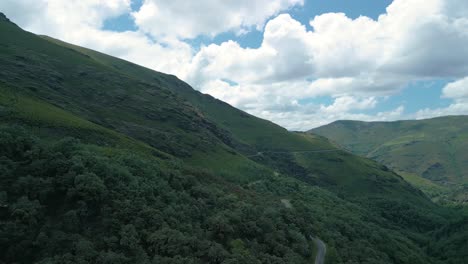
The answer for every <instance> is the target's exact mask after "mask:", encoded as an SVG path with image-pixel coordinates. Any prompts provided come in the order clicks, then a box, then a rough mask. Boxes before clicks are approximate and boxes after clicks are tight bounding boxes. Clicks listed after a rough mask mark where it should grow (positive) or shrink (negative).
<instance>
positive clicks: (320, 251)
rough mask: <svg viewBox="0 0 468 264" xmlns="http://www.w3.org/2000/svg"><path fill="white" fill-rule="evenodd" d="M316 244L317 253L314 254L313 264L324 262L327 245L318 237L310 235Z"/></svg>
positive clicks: (322, 263)
mask: <svg viewBox="0 0 468 264" xmlns="http://www.w3.org/2000/svg"><path fill="white" fill-rule="evenodd" d="M312 239H313V241H314V242H315V245H316V246H317V255H315V264H324V263H325V255H326V254H327V245H325V243H324V242H323V241H322V240H320V238H318V237H312Z"/></svg>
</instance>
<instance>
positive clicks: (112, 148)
mask: <svg viewBox="0 0 468 264" xmlns="http://www.w3.org/2000/svg"><path fill="white" fill-rule="evenodd" d="M0 17H1V16H0ZM0 33H1V35H2V38H0V123H1V127H0V135H1V138H0V139H1V140H0V183H1V184H0V221H1V223H2V225H0V262H6V263H11V262H16V263H18V262H19V263H34V262H38V263H64V262H83V263H87V262H92V263H101V262H103V263H151V262H153V263H186V262H188V263H310V261H311V260H312V259H313V257H314V256H313V254H312V252H313V251H314V250H313V247H314V243H313V240H312V237H315V236H317V237H320V239H321V240H323V241H324V242H325V243H326V244H327V256H326V258H327V261H329V262H331V263H348V262H349V261H354V262H364V263H366V262H367V263H435V262H437V261H438V260H439V259H440V257H439V256H437V255H432V254H431V253H430V252H428V251H427V246H428V244H429V241H431V239H432V238H433V237H432V233H433V232H435V231H437V229H439V228H440V227H443V226H450V224H451V221H452V220H451V219H452V217H455V215H456V213H455V212H453V211H447V210H445V209H443V208H441V207H439V206H437V205H435V204H433V203H431V202H430V200H429V199H427V198H426V196H424V195H423V194H422V193H420V192H418V191H417V190H416V189H414V188H413V187H412V186H410V185H408V184H407V183H406V182H405V181H404V180H403V179H401V177H399V176H398V175H396V174H395V173H393V172H391V171H389V170H388V169H386V168H385V167H383V166H381V165H379V164H378V163H376V162H373V161H371V160H368V159H365V158H361V157H357V156H354V155H352V154H350V153H347V152H344V151H342V150H340V149H337V148H336V147H335V146H333V144H331V143H330V142H328V140H326V139H325V138H323V137H319V136H312V135H307V134H301V133H290V132H288V131H287V130H285V129H284V128H281V127H279V126H277V125H275V124H273V123H271V122H269V121H265V120H262V119H259V118H256V117H253V116H251V115H249V114H247V113H244V112H242V111H240V110H238V109H235V108H233V107H231V106H229V105H228V104H226V103H224V102H221V101H219V100H216V99H214V98H212V97H210V96H207V95H203V94H201V93H199V92H197V91H195V90H193V89H192V88H191V87H190V86H188V85H187V84H185V83H183V82H181V81H180V80H178V79H177V78H176V77H174V76H170V75H166V74H163V73H158V72H154V71H151V70H148V69H145V68H142V67H140V66H137V65H134V64H131V63H129V62H125V61H122V60H119V59H116V58H113V57H110V56H107V55H104V54H101V53H97V52H94V51H91V50H87V49H84V48H80V47H76V46H73V45H70V44H66V43H63V42H60V41H58V40H53V39H50V38H48V37H39V36H36V35H34V34H31V33H28V32H25V31H23V30H21V29H20V28H19V27H17V26H16V25H14V24H13V23H11V22H9V21H8V20H6V19H0ZM65 137H72V139H65V140H63V138H65ZM286 205H287V206H286ZM454 219H455V218H454ZM455 220H458V218H457V219H455ZM444 239H445V238H444ZM462 241H463V240H462ZM441 242H442V241H441ZM444 248H445V244H444V243H441V244H440V246H439V247H438V249H439V250H443V249H444ZM455 255H456V256H459V255H458V254H455Z"/></svg>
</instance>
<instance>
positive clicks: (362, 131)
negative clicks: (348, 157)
mask: <svg viewBox="0 0 468 264" xmlns="http://www.w3.org/2000/svg"><path fill="white" fill-rule="evenodd" d="M311 132H313V133H315V134H318V135H324V136H325V135H326V137H328V138H329V139H330V140H332V141H334V142H336V143H338V144H339V145H342V146H343V147H345V148H346V149H349V150H350V151H351V152H353V153H356V154H358V155H361V156H365V157H368V158H371V159H374V160H376V161H378V162H381V163H382V164H385V165H386V166H388V167H389V168H391V169H394V170H397V171H398V172H400V173H402V175H404V176H405V178H407V179H408V180H409V181H410V182H413V183H414V184H416V185H420V186H421V187H422V189H425V190H427V191H428V192H429V193H430V194H431V195H433V196H434V197H435V198H441V197H440V196H441V195H442V196H443V195H446V194H447V191H448V190H447V188H449V189H451V190H452V191H453V192H454V196H453V197H452V198H453V199H455V200H458V201H460V202H463V201H465V202H467V201H468V116H447V117H438V118H433V119H427V120H413V121H396V122H360V121H336V122H334V123H331V124H329V125H326V126H323V127H319V128H316V129H313V130H311ZM417 176H419V177H417Z"/></svg>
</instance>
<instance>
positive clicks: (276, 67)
mask: <svg viewBox="0 0 468 264" xmlns="http://www.w3.org/2000/svg"><path fill="white" fill-rule="evenodd" d="M0 9H1V10H3V11H4V12H5V13H6V14H7V16H9V17H10V18H11V19H12V20H13V21H15V22H16V23H18V24H19V25H20V26H22V27H24V28H26V29H27V30H30V31H32V32H34V33H38V34H46V35H51V36H53V37H56V38H60V39H63V40H65V41H68V42H71V43H74V44H77V45H82V46H86V47H89V48H92V49H96V50H99V51H101V52H105V53H108V54H111V55H114V56H117V57H121V58H123V59H126V60H129V61H132V62H135V63H137V64H141V65H143V66H146V67H149V68H152V69H154V70H158V71H162V72H167V73H171V74H175V75H177V76H178V77H179V78H181V79H182V80H184V81H186V82H188V83H189V84H191V85H192V86H193V87H194V88H195V89H198V90H200V91H201V92H203V93H209V94H211V95H213V96H215V97H217V98H219V99H221V100H224V101H226V102H228V103H230V104H232V105H234V106H236V107H238V108H240V109H243V110H245V111H247V112H249V113H252V114H254V115H257V116H260V117H262V118H265V119H269V120H272V121H274V122H276V123H279V124H280V125H283V126H285V127H286V128H289V129H294V130H307V129H310V128H312V127H316V126H319V125H323V124H326V123H328V122H332V121H334V120H337V119H360V120H368V121H371V120H396V119H419V118H429V117H434V116H440V115H449V114H466V112H468V88H467V87H468V51H466V48H465V46H466V43H468V25H467V26H466V27H460V25H462V24H463V23H466V22H464V21H468V2H467V3H464V2H462V3H460V1H457V0H394V1H391V0H379V1H376V0H360V1H348V0H257V1H248V0H239V1H217V0H200V1H197V2H187V1H183V0H170V1H167V0H109V1H98V0H86V1H83V2H80V3H79V4H78V3H76V2H74V1H57V0H40V1H35V2H31V1H29V0H4V1H2V2H1V3H0ZM340 13H344V15H343V14H340ZM82 14H86V15H82Z"/></svg>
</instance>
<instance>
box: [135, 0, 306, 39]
mask: <svg viewBox="0 0 468 264" xmlns="http://www.w3.org/2000/svg"><path fill="white" fill-rule="evenodd" d="M303 3H304V0H255V1H251V0H237V1H218V0H199V1H185V0H172V1H165V0H145V1H144V3H143V5H142V6H141V8H140V9H139V10H138V11H136V12H133V16H134V18H135V22H136V24H137V25H138V26H139V27H140V28H141V29H142V30H144V31H145V32H148V33H150V34H152V35H153V36H155V37H177V38H183V39H190V38H195V37H197V36H199V35H208V36H215V35H216V34H219V33H222V32H227V31H234V32H236V33H238V34H242V33H244V32H247V31H250V30H251V29H252V28H255V29H257V30H261V28H262V27H263V25H264V23H265V21H266V20H267V19H268V18H269V17H271V16H272V15H275V14H278V13H279V12H280V11H283V10H287V9H289V8H290V7H293V6H296V5H303Z"/></svg>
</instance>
